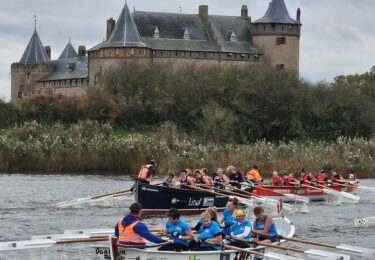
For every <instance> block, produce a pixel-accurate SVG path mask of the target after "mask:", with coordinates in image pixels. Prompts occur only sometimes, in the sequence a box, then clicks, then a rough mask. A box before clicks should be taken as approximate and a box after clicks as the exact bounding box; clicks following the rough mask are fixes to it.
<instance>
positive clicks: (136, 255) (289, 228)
mask: <svg viewBox="0 0 375 260" xmlns="http://www.w3.org/2000/svg"><path fill="white" fill-rule="evenodd" d="M274 221H275V225H276V228H277V231H278V233H279V234H281V235H283V236H287V237H293V236H294V233H295V227H294V225H293V224H292V223H291V221H290V220H289V219H287V218H285V217H284V218H275V219H274ZM285 242H287V241H286V240H281V241H280V242H277V243H275V244H284V243H285ZM249 249H250V250H253V251H256V252H259V253H263V254H265V255H266V257H265V258H256V255H252V256H251V258H247V259H290V260H291V259H297V258H295V257H291V256H286V255H282V254H278V253H275V252H276V251H275V249H273V248H270V247H264V246H260V247H257V248H249ZM118 251H119V254H120V256H121V257H122V258H121V259H123V260H130V259H138V260H146V259H163V260H198V259H199V260H220V259H222V260H233V259H241V254H242V256H243V255H244V254H245V253H242V252H238V251H235V250H225V251H185V252H168V251H158V250H157V248H147V249H137V248H119V249H118ZM94 252H95V255H96V256H97V257H99V258H100V259H103V260H114V259H113V257H112V256H111V250H110V246H109V245H102V246H99V245H97V246H94ZM273 257H275V258H273ZM283 257H285V258H283ZM298 259H301V258H298Z"/></svg>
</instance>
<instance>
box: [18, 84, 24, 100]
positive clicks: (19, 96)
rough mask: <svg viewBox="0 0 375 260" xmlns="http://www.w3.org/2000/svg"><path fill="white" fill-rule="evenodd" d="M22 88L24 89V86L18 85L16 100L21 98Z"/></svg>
mask: <svg viewBox="0 0 375 260" xmlns="http://www.w3.org/2000/svg"><path fill="white" fill-rule="evenodd" d="M24 88H25V86H24V85H20V88H19V90H18V98H22V94H23V90H24Z"/></svg>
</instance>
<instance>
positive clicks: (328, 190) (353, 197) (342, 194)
mask: <svg viewBox="0 0 375 260" xmlns="http://www.w3.org/2000/svg"><path fill="white" fill-rule="evenodd" d="M306 182H309V181H306ZM291 183H292V184H298V183H296V182H291ZM309 183H311V182H309ZM300 185H301V186H302V187H307V188H312V189H316V190H322V191H323V192H325V193H327V194H331V195H334V196H339V197H345V198H348V199H351V200H355V201H359V199H360V197H359V196H356V195H353V194H350V193H348V192H344V191H337V190H334V189H331V188H328V187H326V186H322V185H318V186H319V187H315V186H312V185H304V184H300Z"/></svg>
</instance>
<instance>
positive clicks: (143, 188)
mask: <svg viewBox="0 0 375 260" xmlns="http://www.w3.org/2000/svg"><path fill="white" fill-rule="evenodd" d="M142 190H148V191H153V192H159V190H157V189H151V188H147V187H142Z"/></svg>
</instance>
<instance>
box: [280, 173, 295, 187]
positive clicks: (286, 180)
mask: <svg viewBox="0 0 375 260" xmlns="http://www.w3.org/2000/svg"><path fill="white" fill-rule="evenodd" d="M291 182H293V183H291ZM294 183H297V180H296V179H294V178H293V176H289V175H288V174H286V173H284V175H283V185H284V186H294V185H296V184H294Z"/></svg>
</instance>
